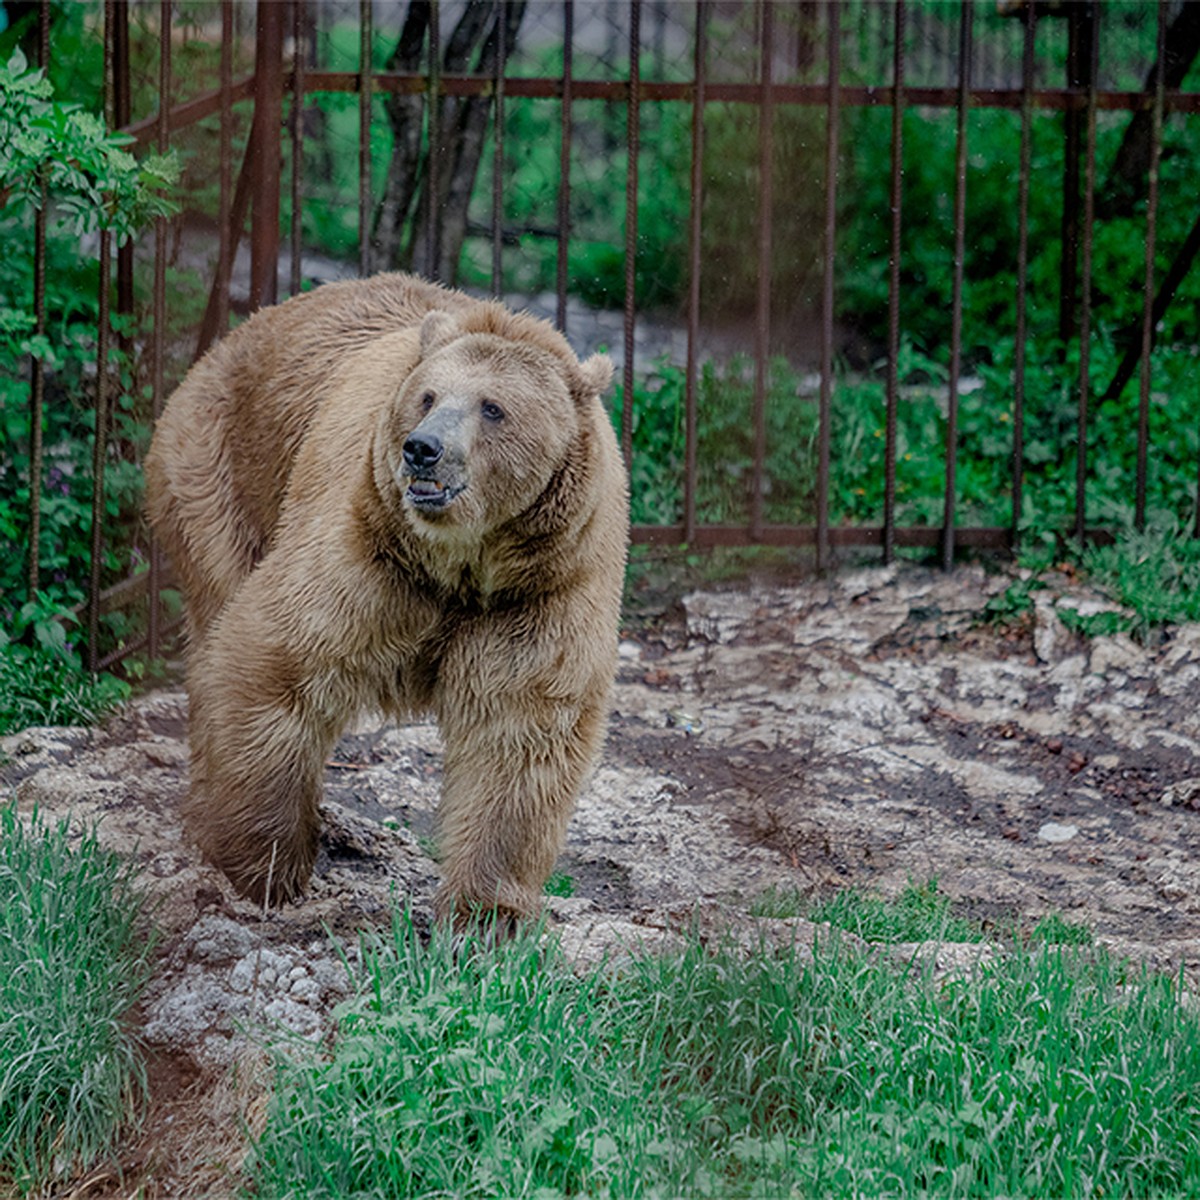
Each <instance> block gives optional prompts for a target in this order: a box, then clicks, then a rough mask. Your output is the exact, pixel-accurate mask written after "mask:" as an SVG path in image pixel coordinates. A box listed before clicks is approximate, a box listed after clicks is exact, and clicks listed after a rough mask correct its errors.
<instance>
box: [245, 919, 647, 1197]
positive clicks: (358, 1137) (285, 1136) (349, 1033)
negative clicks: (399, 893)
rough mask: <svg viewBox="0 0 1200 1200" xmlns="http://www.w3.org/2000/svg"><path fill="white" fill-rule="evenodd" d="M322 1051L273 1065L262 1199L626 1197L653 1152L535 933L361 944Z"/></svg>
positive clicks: (586, 997)
mask: <svg viewBox="0 0 1200 1200" xmlns="http://www.w3.org/2000/svg"><path fill="white" fill-rule="evenodd" d="M363 950H364V973H363V978H362V980H361V983H362V991H361V993H360V996H359V998H358V999H357V1000H355V1001H353V1002H352V1003H350V1004H348V1005H347V1006H346V1007H345V1008H344V1009H343V1010H342V1011H341V1013H340V1016H339V1031H338V1037H337V1041H336V1044H335V1045H334V1046H333V1048H332V1051H331V1053H329V1054H328V1055H327V1056H326V1055H321V1056H313V1055H311V1054H309V1055H307V1056H305V1057H304V1059H303V1060H302V1061H300V1062H297V1063H295V1064H294V1065H293V1064H292V1062H291V1055H292V1052H293V1051H292V1050H289V1054H288V1057H286V1058H284V1059H283V1060H281V1062H280V1086H279V1089H278V1092H277V1095H276V1099H275V1104H274V1106H273V1108H272V1110H271V1113H270V1115H269V1117H268V1123H267V1129H266V1132H265V1134H264V1136H263V1138H262V1140H261V1141H260V1143H259V1145H258V1148H257V1156H256V1162H255V1165H254V1169H253V1172H254V1178H255V1185H256V1187H257V1189H258V1194H261V1195H263V1196H294V1195H298V1194H299V1195H305V1196H310V1197H317V1196H328V1197H342V1196H355V1195H358V1196H363V1195H387V1196H390V1197H396V1198H397V1200H399V1198H400V1197H406V1196H414V1197H415V1196H431V1195H447V1196H449V1195H453V1196H458V1197H470V1196H478V1197H482V1196H534V1195H537V1196H540V1197H543V1198H544V1200H549V1198H550V1197H552V1196H564V1195H579V1194H582V1193H584V1192H587V1191H590V1190H591V1189H592V1187H594V1186H605V1185H606V1184H611V1186H612V1187H613V1188H614V1189H615V1190H616V1191H617V1192H618V1193H619V1194H631V1192H632V1190H633V1189H634V1188H635V1187H636V1186H638V1178H639V1174H640V1172H641V1171H643V1170H644V1169H646V1168H647V1166H648V1165H649V1164H653V1163H661V1162H663V1161H664V1160H665V1159H666V1158H667V1157H668V1156H669V1151H668V1150H667V1149H666V1148H665V1146H664V1144H663V1142H662V1140H661V1139H660V1138H659V1137H657V1136H656V1135H657V1126H658V1122H657V1120H656V1116H655V1113H654V1112H653V1111H649V1112H648V1111H646V1109H645V1108H644V1101H645V1089H644V1087H643V1086H641V1085H640V1084H639V1083H638V1082H637V1080H636V1079H635V1077H634V1073H633V1070H632V1065H633V1064H632V1063H630V1064H627V1065H623V1064H622V1063H621V1061H620V1060H617V1059H613V1060H611V1061H610V1063H609V1066H608V1069H607V1070H600V1069H598V1067H599V1057H598V1056H599V1054H600V1053H601V1047H602V1046H603V1043H604V1039H605V1037H606V1036H607V1035H608V1030H607V1029H606V1022H607V1020H608V1018H609V1013H608V1011H607V1010H606V1008H605V1007H604V1006H603V1005H602V1004H600V1003H598V1002H597V997H596V994H595V993H596V988H597V984H596V982H595V981H592V982H587V983H581V982H580V981H579V980H577V979H576V978H575V976H573V975H572V974H571V973H570V971H569V970H567V969H566V968H565V967H564V966H563V964H562V963H561V961H560V959H559V957H558V956H557V954H555V953H554V952H553V951H549V952H544V951H543V950H542V949H541V948H540V947H539V945H538V942H537V940H536V938H525V939H520V940H518V941H516V942H514V943H511V944H508V945H504V946H502V947H500V948H499V949H497V950H494V951H493V950H488V949H487V948H486V947H484V946H482V945H480V944H478V943H473V942H468V943H467V944H466V945H464V946H462V947H460V948H458V949H457V950H456V947H455V945H454V944H453V942H452V941H451V939H448V938H441V937H435V939H434V941H433V942H432V943H431V944H430V945H429V946H427V947H426V946H422V945H421V943H420V941H419V939H418V938H417V936H416V934H415V933H414V931H413V930H412V928H411V926H410V925H409V923H408V921H407V920H406V919H405V918H403V917H398V918H397V920H396V922H395V925H394V928H393V931H392V936H391V938H385V939H379V940H374V939H373V940H369V941H366V942H365V943H364V947H363Z"/></svg>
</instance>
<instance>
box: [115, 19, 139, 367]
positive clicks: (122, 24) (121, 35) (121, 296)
mask: <svg viewBox="0 0 1200 1200" xmlns="http://www.w3.org/2000/svg"><path fill="white" fill-rule="evenodd" d="M113 20H114V24H113V30H112V33H111V34H110V35H109V36H111V37H112V42H113V48H112V55H113V65H112V74H113V111H112V124H113V126H114V127H115V128H117V129H124V128H125V126H126V125H128V124H129V123H130V121H131V120H132V119H133V89H132V86H131V81H130V76H129V70H130V55H129V0H116V8H115V9H114V11H113ZM133 309H134V294H133V240H132V238H131V239H130V240H129V241H127V242H126V243H125V244H124V245H123V246H120V247H118V249H117V312H118V313H120V314H121V315H122V316H132V314H133ZM117 342H118V345H119V346H120V347H121V351H122V353H124V354H132V352H133V337H132V335H131V334H130V332H129V329H128V327H127V326H126V327H123V328H122V329H121V332H120V334H119V335H118V339H117Z"/></svg>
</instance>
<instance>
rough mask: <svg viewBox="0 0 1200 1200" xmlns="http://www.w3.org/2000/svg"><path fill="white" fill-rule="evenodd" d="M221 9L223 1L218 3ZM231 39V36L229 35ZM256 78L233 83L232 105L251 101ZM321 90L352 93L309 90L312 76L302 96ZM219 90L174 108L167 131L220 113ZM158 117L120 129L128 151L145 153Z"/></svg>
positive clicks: (344, 89)
mask: <svg viewBox="0 0 1200 1200" xmlns="http://www.w3.org/2000/svg"><path fill="white" fill-rule="evenodd" d="M221 3H222V5H224V3H225V0H221ZM230 36H232V34H231V35H230ZM349 78H350V79H357V78H358V77H357V76H356V75H351V76H349ZM255 83H256V77H255V76H254V75H244V76H242V78H241V79H237V80H234V81H233V82H232V84H231V85H230V86H231V98H232V102H233V103H235V104H236V103H238V102H240V101H242V100H250V99H252V98H253V97H254V95H255ZM322 90H328V91H335V92H353V91H354V90H355V88H354V87H335V88H329V89H322V88H317V87H313V86H312V74H311V72H310V73H309V74H308V75H307V76H306V78H305V83H304V93H305V95H311V94H312V93H313V92H319V91H322ZM221 104H222V98H221V88H220V87H219V86H218V87H215V88H213V89H212V90H211V91H207V92H202V93H201V94H200V95H199V96H196V97H194V98H193V99H191V100H186V101H184V102H183V103H182V104H177V105H175V106H174V108H172V109H170V110H169V111H168V112H167V129H168V130H169V131H170V132H171V133H179V131H180V130H183V129H187V128H188V126H190V125H195V124H196V123H197V122H199V121H203V120H204V119H205V117H211V116H212V115H213V114H214V113H217V112H220V111H221ZM159 120H160V118H159V115H158V114H157V113H155V114H154V116H152V117H146V118H145V119H144V120H141V121H134V122H132V123H131V124H129V125H126V126H124V127H123V128H122V129H121V132H122V133H127V134H129V136H130V137H132V138H133V144H132V145H131V146H130V147H129V149H130V150H144V149H145V148H146V147H147V146H149V145H150V144H151V143H153V142H154V140H155V139H156V138H157V137H158V125H159Z"/></svg>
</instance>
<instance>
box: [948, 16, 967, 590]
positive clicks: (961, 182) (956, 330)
mask: <svg viewBox="0 0 1200 1200" xmlns="http://www.w3.org/2000/svg"><path fill="white" fill-rule="evenodd" d="M960 11H961V17H960V25H959V44H958V102H957V113H958V132H957V140H956V143H955V154H954V171H955V183H954V294H953V299H952V301H951V315H950V376H949V379H948V381H947V387H948V395H947V413H946V499H945V508H944V516H943V519H942V566H943V567H944V568H945V569H946V570H947V571H949V570H950V568H951V567H953V566H954V511H955V504H956V501H957V486H958V479H957V468H958V379H959V374H960V372H961V370H962V309H963V260H964V257H965V246H966V224H967V108H968V105H969V104H970V99H971V17H972V14H973V11H974V4H973V2H972V0H962V6H961V10H960Z"/></svg>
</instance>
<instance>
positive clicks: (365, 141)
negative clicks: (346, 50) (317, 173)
mask: <svg viewBox="0 0 1200 1200" xmlns="http://www.w3.org/2000/svg"><path fill="white" fill-rule="evenodd" d="M371 5H372V0H359V6H358V11H359V42H358V274H359V278H363V277H365V276H367V275H370V273H371V95H372V84H371V47H372V44H373V42H374V28H373V26H372V23H371V19H372V9H371Z"/></svg>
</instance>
